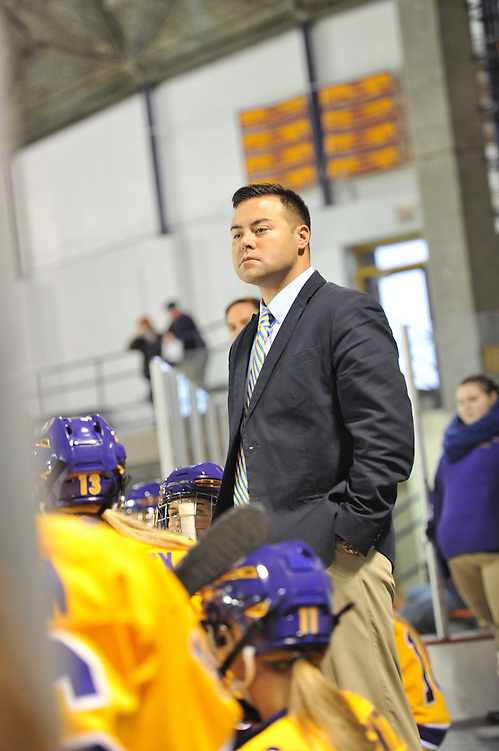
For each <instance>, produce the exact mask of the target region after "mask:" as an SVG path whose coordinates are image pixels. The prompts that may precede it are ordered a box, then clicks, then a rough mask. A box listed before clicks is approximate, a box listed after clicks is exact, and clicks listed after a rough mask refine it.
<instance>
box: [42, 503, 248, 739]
mask: <svg viewBox="0 0 499 751" xmlns="http://www.w3.org/2000/svg"><path fill="white" fill-rule="evenodd" d="M38 532H39V547H40V559H41V563H42V565H43V567H44V569H45V571H46V573H47V576H48V580H49V586H50V593H51V599H52V614H51V616H50V618H49V624H48V626H49V634H50V638H51V641H52V642H53V644H54V647H55V653H56V658H57V662H56V664H57V667H58V677H57V680H56V682H55V691H56V704H57V710H58V716H59V718H60V733H61V739H62V741H63V743H64V746H66V747H68V748H71V749H73V750H75V751H76V750H78V751H156V750H162V749H168V751H174V750H175V751H187V750H189V751H190V750H191V749H194V748H195V749H199V750H200V751H218V749H220V748H221V747H225V744H226V743H230V742H231V739H232V736H233V728H234V724H235V722H236V721H237V720H239V718H240V710H239V706H238V704H237V702H236V701H235V700H234V699H233V698H232V697H230V696H229V695H228V693H227V692H226V690H225V689H224V687H223V686H222V684H221V682H220V681H219V679H218V675H217V673H216V670H215V668H214V665H213V661H212V657H211V654H210V652H209V650H208V647H207V645H206V642H205V635H204V632H203V631H202V630H201V629H200V628H198V627H197V625H195V621H194V620H193V619H192V617H190V616H189V614H188V610H189V605H188V602H189V601H188V595H187V593H186V591H185V590H184V588H183V587H182V585H181V584H180V582H179V581H178V580H177V579H176V577H175V576H174V574H172V573H171V571H170V570H169V568H168V567H167V566H166V565H163V563H161V565H158V563H157V561H155V560H151V558H150V557H149V556H148V554H147V553H146V552H145V549H147V546H145V545H144V544H143V543H139V542H136V541H135V540H131V539H127V538H125V537H123V536H121V535H120V534H119V533H118V532H116V531H114V530H113V529H111V528H110V527H109V526H108V525H106V524H104V523H102V522H101V521H100V520H97V519H91V518H81V517H74V516H69V515H63V514H53V515H48V516H44V517H41V518H40V519H39V520H38Z"/></svg>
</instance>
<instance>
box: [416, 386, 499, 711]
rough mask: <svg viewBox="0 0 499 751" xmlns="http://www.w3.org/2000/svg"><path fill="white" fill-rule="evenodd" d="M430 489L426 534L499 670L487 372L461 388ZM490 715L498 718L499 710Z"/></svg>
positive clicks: (495, 436)
mask: <svg viewBox="0 0 499 751" xmlns="http://www.w3.org/2000/svg"><path fill="white" fill-rule="evenodd" d="M456 411H457V414H456V416H455V417H454V419H453V420H452V421H451V423H450V425H449V426H448V428H447V430H446V431H445V435H444V440H443V455H442V457H441V459H440V463H439V465H438V469H437V473H436V477H435V487H434V490H433V492H432V494H431V497H430V500H431V506H432V510H433V516H432V518H431V519H430V521H429V524H428V530H427V534H428V537H429V539H430V540H431V541H432V542H433V543H434V544H435V546H436V548H437V551H438V553H439V554H440V555H441V556H442V557H443V559H444V560H445V561H446V563H447V565H448V567H449V570H450V573H451V575H452V579H453V580H454V583H455V584H456V587H457V589H458V590H459V592H460V594H461V596H462V598H463V599H464V601H465V602H466V603H467V605H468V607H469V608H470V609H471V610H472V611H473V612H474V613H476V615H477V616H479V617H480V618H482V619H483V620H484V621H486V622H487V623H488V624H489V625H490V627H491V629H492V631H493V633H494V637H495V641H496V649H497V656H498V672H499V386H498V384H497V383H495V381H493V380H492V379H491V378H488V377H487V376H486V375H483V374H478V375H471V376H468V377H467V378H465V379H464V380H463V381H461V383H460V384H459V386H458V387H457V390H456ZM487 718H488V719H489V721H491V722H495V723H499V712H490V713H489V714H488V715H487Z"/></svg>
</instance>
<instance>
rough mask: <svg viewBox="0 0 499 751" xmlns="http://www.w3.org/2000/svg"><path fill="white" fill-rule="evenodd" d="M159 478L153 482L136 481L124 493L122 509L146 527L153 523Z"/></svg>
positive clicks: (159, 484)
mask: <svg viewBox="0 0 499 751" xmlns="http://www.w3.org/2000/svg"><path fill="white" fill-rule="evenodd" d="M160 486H161V481H160V480H155V481H154V482H138V483H136V484H135V485H133V486H132V487H131V488H130V490H129V491H128V493H127V494H126V498H125V501H124V503H123V508H122V511H123V513H125V514H127V515H128V516H133V517H134V518H135V519H137V520H138V521H139V522H144V524H146V525H147V526H148V527H152V526H153V525H154V516H155V513H156V506H157V505H158V500H159V489H160Z"/></svg>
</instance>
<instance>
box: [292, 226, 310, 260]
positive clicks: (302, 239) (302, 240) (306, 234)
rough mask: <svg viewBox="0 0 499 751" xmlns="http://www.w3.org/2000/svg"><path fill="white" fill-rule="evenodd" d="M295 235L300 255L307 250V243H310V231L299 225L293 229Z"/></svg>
mask: <svg viewBox="0 0 499 751" xmlns="http://www.w3.org/2000/svg"><path fill="white" fill-rule="evenodd" d="M295 233H296V237H297V241H298V249H299V251H300V255H302V254H303V251H305V250H306V249H307V248H308V243H309V241H310V230H309V228H308V227H307V225H306V224H299V225H298V226H297V227H295Z"/></svg>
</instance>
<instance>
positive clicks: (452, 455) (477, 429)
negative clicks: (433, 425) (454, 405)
mask: <svg viewBox="0 0 499 751" xmlns="http://www.w3.org/2000/svg"><path fill="white" fill-rule="evenodd" d="M494 435H499V399H498V400H497V401H496V402H495V403H494V404H493V405H492V407H491V409H490V410H489V411H488V412H487V414H486V415H484V416H483V417H482V418H481V420H478V421H477V422H474V423H473V424H472V425H465V424H464V422H462V420H461V419H460V418H459V417H458V416H457V415H456V416H455V417H454V419H453V420H452V422H451V423H450V425H449V427H448V428H447V430H446V431H445V434H444V441H443V447H444V453H445V455H446V457H447V459H448V460H449V461H450V462H457V461H458V459H462V458H463V456H465V455H466V454H467V453H468V452H469V451H471V449H472V448H474V447H475V446H477V445H478V444H480V443H483V442H484V441H488V440H489V439H490V438H492V436H494Z"/></svg>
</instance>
